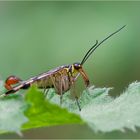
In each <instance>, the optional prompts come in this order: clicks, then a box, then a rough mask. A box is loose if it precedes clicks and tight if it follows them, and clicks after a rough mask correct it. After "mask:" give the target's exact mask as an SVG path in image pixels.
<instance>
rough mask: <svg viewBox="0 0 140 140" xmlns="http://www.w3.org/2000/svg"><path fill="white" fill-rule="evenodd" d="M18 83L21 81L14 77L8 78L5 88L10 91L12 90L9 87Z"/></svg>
mask: <svg viewBox="0 0 140 140" xmlns="http://www.w3.org/2000/svg"><path fill="white" fill-rule="evenodd" d="M20 81H21V79H20V78H18V77H16V76H9V77H8V78H7V79H6V81H5V88H6V89H8V90H11V89H13V88H12V86H11V85H14V84H17V83H19V82H20Z"/></svg>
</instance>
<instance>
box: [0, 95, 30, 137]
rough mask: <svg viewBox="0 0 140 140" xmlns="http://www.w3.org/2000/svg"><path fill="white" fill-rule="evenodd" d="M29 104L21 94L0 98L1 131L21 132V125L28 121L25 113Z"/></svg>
mask: <svg viewBox="0 0 140 140" xmlns="http://www.w3.org/2000/svg"><path fill="white" fill-rule="evenodd" d="M26 108H27V104H25V101H24V100H23V98H22V97H21V96H19V95H16V96H13V97H12V98H11V97H5V98H3V99H1V100H0V133H4V132H7V131H8V132H16V133H18V134H21V133H20V131H21V126H22V124H24V123H25V122H27V121H28V118H27V117H26V116H25V115H24V111H25V110H26Z"/></svg>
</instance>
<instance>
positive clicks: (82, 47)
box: [0, 1, 140, 138]
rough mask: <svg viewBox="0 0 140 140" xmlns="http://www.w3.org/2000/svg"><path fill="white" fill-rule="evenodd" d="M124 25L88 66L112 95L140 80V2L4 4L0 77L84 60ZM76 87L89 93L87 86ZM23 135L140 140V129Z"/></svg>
mask: <svg viewBox="0 0 140 140" xmlns="http://www.w3.org/2000/svg"><path fill="white" fill-rule="evenodd" d="M125 24H126V25H127V26H126V28H125V29H123V30H122V31H121V32H119V33H118V34H117V35H115V36H113V37H112V38H110V39H109V40H108V41H106V42H105V43H104V44H103V45H102V46H100V47H99V48H98V49H97V50H96V52H95V53H94V54H93V55H92V56H91V57H90V59H89V60H88V61H87V62H86V63H85V65H84V68H85V70H86V72H87V74H88V75H89V78H90V81H91V83H92V84H94V85H96V86H97V87H114V90H112V92H111V93H110V95H111V96H118V95H119V94H121V93H122V92H123V91H124V90H125V89H126V87H127V86H128V84H129V83H131V82H133V81H136V80H138V81H140V61H139V60H140V2H113V1H112V2H101V1H100V2H96V1H93V2H4V1H3V2H0V78H1V79H2V80H5V79H6V77H8V76H9V75H17V76H19V77H21V78H22V79H27V78H29V77H31V76H34V75H37V74H39V73H42V72H44V71H47V70H50V69H52V68H55V67H57V66H60V65H63V64H71V63H73V62H77V61H81V59H82V57H83V56H84V55H85V53H86V51H87V50H88V49H89V48H90V47H91V46H92V45H93V44H94V43H95V40H96V39H98V40H102V39H103V38H105V37H106V36H107V35H109V34H110V33H112V32H114V31H115V30H117V29H118V28H120V27H121V26H123V25H125ZM77 88H79V89H82V88H84V86H83V83H82V82H81V83H79V86H78V87H77ZM23 134H24V137H23V138H140V129H139V128H137V132H135V133H134V132H131V131H129V130H126V132H125V133H122V132H119V131H114V132H112V133H106V134H104V133H101V132H99V133H94V132H93V131H91V130H90V128H88V127H87V126H86V125H85V126H80V125H66V126H56V127H49V128H40V129H34V130H30V131H25V132H24V133H23ZM0 138H19V136H18V135H16V134H5V135H0Z"/></svg>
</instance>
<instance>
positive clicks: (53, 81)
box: [50, 76, 63, 105]
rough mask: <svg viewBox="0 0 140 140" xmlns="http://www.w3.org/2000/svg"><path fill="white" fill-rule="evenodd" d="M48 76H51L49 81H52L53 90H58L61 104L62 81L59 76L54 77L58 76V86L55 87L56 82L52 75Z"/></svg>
mask: <svg viewBox="0 0 140 140" xmlns="http://www.w3.org/2000/svg"><path fill="white" fill-rule="evenodd" d="M50 78H51V81H52V83H53V85H54V89H55V91H56V92H58V94H60V105H61V104H62V98H63V94H62V81H61V78H60V77H56V78H59V79H58V86H59V87H57V85H56V83H55V80H54V79H53V76H50ZM58 88H59V89H58Z"/></svg>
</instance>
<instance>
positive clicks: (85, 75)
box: [79, 68, 90, 87]
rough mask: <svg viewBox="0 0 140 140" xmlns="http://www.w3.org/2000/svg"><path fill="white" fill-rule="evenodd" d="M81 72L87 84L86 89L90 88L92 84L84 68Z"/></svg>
mask: <svg viewBox="0 0 140 140" xmlns="http://www.w3.org/2000/svg"><path fill="white" fill-rule="evenodd" d="M79 72H80V74H81V76H82V78H83V80H84V82H85V85H86V87H88V86H89V85H90V82H89V79H88V76H87V74H86V73H85V71H84V70H83V69H82V68H81V69H79Z"/></svg>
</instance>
